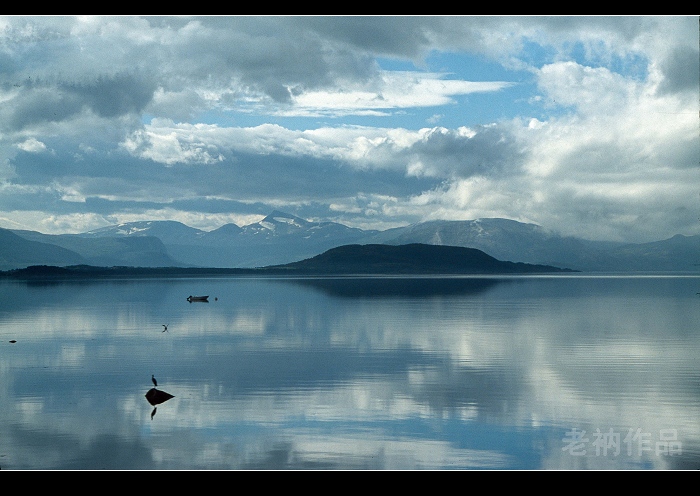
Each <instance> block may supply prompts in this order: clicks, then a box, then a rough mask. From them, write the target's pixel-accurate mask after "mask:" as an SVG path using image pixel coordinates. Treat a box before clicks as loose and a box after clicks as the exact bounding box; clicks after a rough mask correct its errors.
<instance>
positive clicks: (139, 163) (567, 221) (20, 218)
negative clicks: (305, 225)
mask: <svg viewBox="0 0 700 496" xmlns="http://www.w3.org/2000/svg"><path fill="white" fill-rule="evenodd" d="M699 32H700V23H699V18H698V16H651V17H642V16H632V17H619V16H593V17H570V16H566V17H553V16H545V17H522V16H504V17H498V16H474V17H472V16H449V17H437V16H426V17H421V16H379V17H364V16H350V17H336V16H321V17H309V16H260V17H253V16H241V17H233V16H232V17H229V16H211V17H197V16H193V17H189V16H185V17H180V16H164V17H156V16H146V17H127V16H104V17H100V16H96V17H95V16H86V17H81V16H76V17H63V16H39V17H21V16H3V17H0V227H3V228H9V229H29V230H35V231H39V232H43V233H46V234H61V233H79V232H85V231H89V230H92V229H97V228H100V227H105V226H108V225H114V224H119V223H123V222H132V221H143V220H176V221H179V222H182V223H184V224H187V225H189V226H191V227H195V228H198V229H203V230H207V231H208V230H212V229H216V228H218V227H220V226H222V225H224V224H227V223H235V224H238V225H239V226H243V225H246V224H250V223H253V222H257V221H258V220H261V219H262V218H263V217H264V216H266V215H268V214H269V213H271V212H272V211H273V210H281V211H283V212H287V213H290V214H293V215H297V216H299V217H302V218H305V219H308V220H331V221H335V222H340V223H343V224H345V225H348V226H351V227H359V228H363V229H380V230H384V229H388V228H392V227H399V226H405V225H408V224H412V223H416V222H423V221H429V220H472V219H478V218H491V217H500V218H507V219H513V220H517V221H520V222H528V223H534V224H538V225H540V226H542V227H543V228H545V229H547V230H550V231H552V232H556V233H559V234H562V235H567V236H569V235H571V236H578V237H582V238H586V239H595V240H615V241H627V242H646V241H656V240H660V239H666V238H669V237H671V236H673V235H675V234H684V235H694V234H700V62H699V61H700V53H699V46H700V40H699V37H698V34H699Z"/></svg>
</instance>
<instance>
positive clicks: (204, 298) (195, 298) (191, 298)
mask: <svg viewBox="0 0 700 496" xmlns="http://www.w3.org/2000/svg"><path fill="white" fill-rule="evenodd" d="M187 301H189V302H190V303H192V302H193V301H206V302H207V303H208V302H209V295H207V296H192V295H189V296H188V297H187Z"/></svg>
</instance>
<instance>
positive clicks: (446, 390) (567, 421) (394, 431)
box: [0, 275, 700, 470]
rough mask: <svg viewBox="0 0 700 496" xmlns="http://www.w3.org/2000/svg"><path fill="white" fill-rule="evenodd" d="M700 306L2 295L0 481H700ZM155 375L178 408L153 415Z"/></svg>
mask: <svg viewBox="0 0 700 496" xmlns="http://www.w3.org/2000/svg"><path fill="white" fill-rule="evenodd" d="M698 292H700V277H697V276H663V277H662V276H653V277H651V276H644V277H641V276H636V277H630V276H614V277H613V276H605V277H603V276H595V277H594V276H583V275H556V276H547V277H544V276H543V277H536V276H516V277H454V278H444V277H436V278H431V277H422V278H363V277H355V278H352V277H350V278H316V279H314V278H307V279H275V278H246V277H238V278H235V277H234V278H202V279H140V280H139V279H125V280H118V281H116V280H103V281H89V282H85V281H82V282H59V283H25V282H15V281H0V468H2V469H16V470H17V469H676V468H692V469H698V468H700V423H699V422H698V419H700V372H699V368H698V366H699V365H700V364H699V361H700V358H699V357H700V335H699V334H698V322H700V296H698V294H697V293H698ZM197 294H204V295H209V302H208V303H198V302H195V303H189V302H187V301H186V298H187V296H188V295H197ZM163 324H167V325H168V330H167V331H164V327H163ZM11 340H14V341H16V342H15V343H10V341H11ZM152 374H153V375H154V376H155V378H156V379H157V381H158V390H160V391H164V392H167V393H169V394H172V395H174V397H173V398H172V399H170V400H168V401H166V402H164V403H161V404H158V405H157V406H155V407H154V406H153V405H151V404H150V403H149V402H148V401H147V399H146V397H145V395H146V393H147V392H148V391H149V390H150V389H151V388H152V387H153V384H152V383H151V375H152Z"/></svg>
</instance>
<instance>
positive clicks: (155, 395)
mask: <svg viewBox="0 0 700 496" xmlns="http://www.w3.org/2000/svg"><path fill="white" fill-rule="evenodd" d="M174 397H175V396H173V395H172V394H169V393H166V392H165V391H160V390H158V389H156V388H151V389H149V390H148V392H147V393H146V399H147V400H148V402H149V403H150V404H151V405H153V406H155V405H160V404H161V403H165V402H166V401H168V400H169V399H170V398H174Z"/></svg>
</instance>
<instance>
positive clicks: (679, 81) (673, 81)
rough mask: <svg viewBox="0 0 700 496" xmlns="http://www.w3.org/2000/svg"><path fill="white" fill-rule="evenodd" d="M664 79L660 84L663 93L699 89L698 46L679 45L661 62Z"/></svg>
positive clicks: (699, 65)
mask: <svg viewBox="0 0 700 496" xmlns="http://www.w3.org/2000/svg"><path fill="white" fill-rule="evenodd" d="M661 70H662V71H663V74H664V81H663V82H662V83H661V85H660V86H659V91H660V92H661V93H675V92H677V91H687V90H691V91H695V92H697V91H698V84H699V82H700V51H698V48H697V47H696V48H692V47H678V48H675V49H674V50H672V51H671V53H670V55H669V56H668V57H667V58H666V59H665V60H664V61H663V63H662V64H661Z"/></svg>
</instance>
